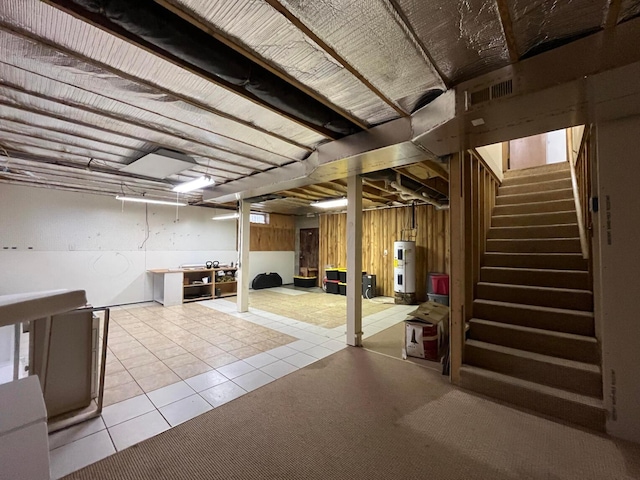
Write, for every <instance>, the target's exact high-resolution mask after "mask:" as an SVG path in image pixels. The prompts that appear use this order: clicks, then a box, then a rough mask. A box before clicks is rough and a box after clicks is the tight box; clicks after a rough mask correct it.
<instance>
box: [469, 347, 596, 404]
mask: <svg viewBox="0 0 640 480" xmlns="http://www.w3.org/2000/svg"><path fill="white" fill-rule="evenodd" d="M464 362H465V363H466V364H467V365H472V366H475V367H480V368H484V369H486V370H491V371H492V372H498V373H502V374H503V375H509V376H511V377H516V378H520V379H522V380H527V381H530V382H535V383H539V384H542V385H548V386H550V387H555V388H559V389H562V390H568V391H570V392H573V393H578V394H580V395H585V396H589V397H596V398H602V375H601V374H600V367H598V366H597V365H593V364H589V363H584V362H576V361H574V360H567V359H564V358H558V357H552V356H549V355H542V354H540V353H534V352H527V351H525V350H518V349H516V348H510V347H505V346H502V345H495V344H493V343H486V342H481V341H478V340H467V342H466V343H465V355H464Z"/></svg>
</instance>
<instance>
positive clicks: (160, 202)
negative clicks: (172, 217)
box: [116, 195, 187, 207]
mask: <svg viewBox="0 0 640 480" xmlns="http://www.w3.org/2000/svg"><path fill="white" fill-rule="evenodd" d="M116 200H122V201H123V202H138V203H153V204H156V205H172V206H174V207H186V206H187V204H186V203H184V202H174V201H172V200H157V199H154V198H146V197H127V196H123V195H118V196H117V197H116Z"/></svg>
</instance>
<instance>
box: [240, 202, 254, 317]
mask: <svg viewBox="0 0 640 480" xmlns="http://www.w3.org/2000/svg"><path fill="white" fill-rule="evenodd" d="M238 203H239V206H240V218H239V219H238V267H239V270H238V302H237V307H238V312H240V313H243V312H248V311H249V248H250V243H251V237H250V234H249V232H250V228H251V223H250V222H249V218H250V216H251V202H248V201H247V200H240V202H238Z"/></svg>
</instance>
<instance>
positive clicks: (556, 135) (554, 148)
mask: <svg viewBox="0 0 640 480" xmlns="http://www.w3.org/2000/svg"><path fill="white" fill-rule="evenodd" d="M566 161H567V131H566V130H565V129H564V128H563V129H562V130H554V131H553V132H548V133H547V163H560V162H566Z"/></svg>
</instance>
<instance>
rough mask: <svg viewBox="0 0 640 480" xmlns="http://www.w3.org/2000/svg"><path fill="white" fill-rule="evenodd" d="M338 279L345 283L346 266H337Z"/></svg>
mask: <svg viewBox="0 0 640 480" xmlns="http://www.w3.org/2000/svg"><path fill="white" fill-rule="evenodd" d="M338 280H340V282H341V283H347V269H346V268H339V269H338Z"/></svg>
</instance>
